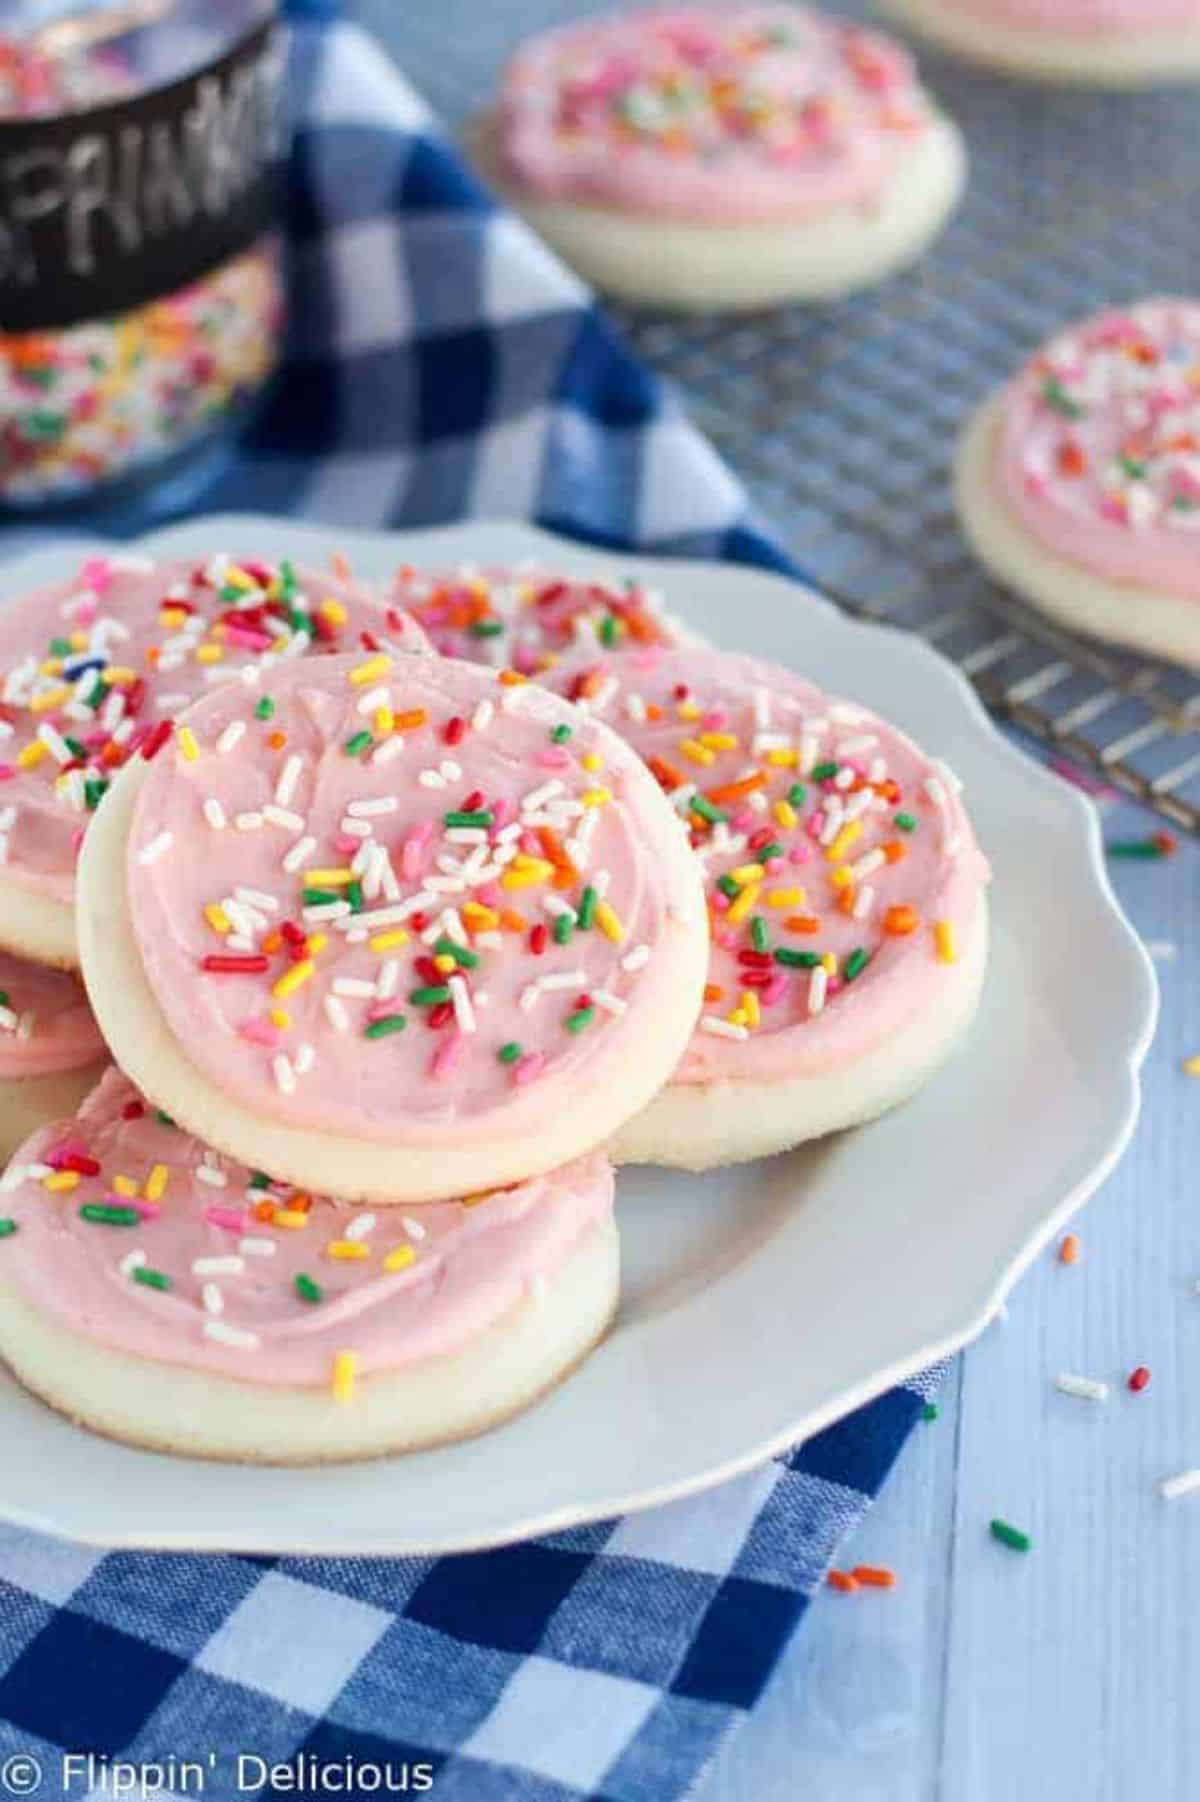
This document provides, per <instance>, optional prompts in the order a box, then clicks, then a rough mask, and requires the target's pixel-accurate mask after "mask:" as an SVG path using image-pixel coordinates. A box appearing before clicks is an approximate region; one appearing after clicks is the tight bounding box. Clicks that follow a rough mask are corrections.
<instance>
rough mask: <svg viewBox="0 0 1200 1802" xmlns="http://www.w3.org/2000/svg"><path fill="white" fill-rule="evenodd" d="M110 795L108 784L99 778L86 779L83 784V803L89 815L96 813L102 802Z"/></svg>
mask: <svg viewBox="0 0 1200 1802" xmlns="http://www.w3.org/2000/svg"><path fill="white" fill-rule="evenodd" d="M107 793H108V783H107V782H105V781H104V780H103V779H102V778H101V777H99V776H92V777H90V778H85V780H84V784H83V802H84V806H85V807H86V808H87V810H88V812H89V813H95V811H96V809H97V807H99V805H100V803H101V801H103V799H104V797H105V795H106V794H107Z"/></svg>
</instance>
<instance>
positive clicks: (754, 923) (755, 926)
mask: <svg viewBox="0 0 1200 1802" xmlns="http://www.w3.org/2000/svg"><path fill="white" fill-rule="evenodd" d="M750 943H751V944H752V945H753V946H754V949H755V950H756V951H769V950H770V948H771V941H770V938H769V937H768V935H767V922H766V921H765V920H764V919H763V917H762V915H761V914H755V916H754V918H753V919H752V920H751V922H750Z"/></svg>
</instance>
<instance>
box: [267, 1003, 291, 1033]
mask: <svg viewBox="0 0 1200 1802" xmlns="http://www.w3.org/2000/svg"><path fill="white" fill-rule="evenodd" d="M291 1023H292V1016H291V1015H290V1014H289V1013H288V1011H287V1008H286V1007H273V1008H272V1009H271V1025H272V1026H278V1028H279V1030H280V1032H286V1031H287V1029H288V1027H289V1026H290V1025H291Z"/></svg>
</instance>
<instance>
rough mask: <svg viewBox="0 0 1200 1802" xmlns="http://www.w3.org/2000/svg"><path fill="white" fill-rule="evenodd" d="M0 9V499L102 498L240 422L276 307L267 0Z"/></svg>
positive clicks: (258, 378)
mask: <svg viewBox="0 0 1200 1802" xmlns="http://www.w3.org/2000/svg"><path fill="white" fill-rule="evenodd" d="M29 11H30V8H29V7H28V6H27V5H25V4H22V5H21V7H20V8H19V13H20V17H21V20H22V25H21V27H20V31H19V34H18V31H16V30H13V29H11V28H10V27H8V26H6V25H5V8H4V6H3V4H0V506H4V507H8V508H14V507H19V508H33V507H43V506H47V505H53V504H56V503H62V502H67V501H76V502H77V501H79V500H80V499H81V498H83V497H87V496H89V495H91V494H104V495H107V494H109V493H111V492H114V491H118V490H119V488H120V486H121V485H122V483H124V482H126V481H131V480H135V479H136V480H142V479H145V480H149V479H151V478H153V477H156V476H159V475H162V474H163V473H165V472H166V471H167V470H171V471H176V470H178V469H179V468H180V467H181V466H186V465H187V464H188V463H189V462H190V459H191V458H192V457H193V456H194V455H196V454H198V453H200V452H202V451H207V452H209V453H211V451H212V449H213V447H214V444H215V442H216V441H218V440H219V439H220V438H222V437H224V436H228V435H229V434H230V433H232V431H234V430H235V429H236V427H237V426H238V425H239V424H240V422H241V421H242V419H243V418H244V417H245V415H246V413H247V412H248V410H249V409H250V408H251V406H252V405H253V402H254V400H255V399H256V397H257V396H258V395H259V393H260V392H261V390H262V388H263V386H264V384H265V383H266V381H267V380H268V378H269V377H270V375H271V374H272V372H273V370H274V368H275V366H276V363H277V360H278V354H279V345H280V338H281V330H282V322H283V300H282V288H281V277H280V259H279V245H278V240H277V236H276V228H275V222H276V188H277V177H278V169H279V164H280V159H281V155H282V89H283V69H284V46H283V38H282V27H281V26H280V25H279V24H278V22H277V20H276V17H275V6H274V0H113V3H112V4H105V5H100V6H93V7H92V8H90V9H88V10H85V11H80V10H73V11H71V12H70V13H67V14H61V13H60V14H58V15H55V14H51V16H50V17H49V19H47V20H43V22H42V23H41V24H40V25H38V26H29V25H28V14H29Z"/></svg>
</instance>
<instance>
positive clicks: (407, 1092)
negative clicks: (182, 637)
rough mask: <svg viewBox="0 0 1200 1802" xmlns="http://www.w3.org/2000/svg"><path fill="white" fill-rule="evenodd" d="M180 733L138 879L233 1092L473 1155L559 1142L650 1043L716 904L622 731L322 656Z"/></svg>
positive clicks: (151, 942)
mask: <svg viewBox="0 0 1200 1802" xmlns="http://www.w3.org/2000/svg"><path fill="white" fill-rule="evenodd" d="M264 706H265V707H267V708H269V709H270V718H269V719H264V718H262V710H263V708H264ZM183 724H186V726H187V728H188V731H189V734H190V744H187V741H183V740H181V739H179V738H177V739H176V741H175V742H174V743H173V744H170V745H168V746H165V747H164V748H163V750H162V751H161V752H160V754H159V755H158V757H157V758H156V760H155V761H154V762H153V764H152V765H151V768H150V772H149V776H148V779H147V780H146V782H145V784H144V786H143V787H142V790H141V793H140V795H139V797H138V801H137V805H136V809H135V813H134V819H133V825H132V830H131V834H130V840H129V851H128V895H129V903H130V909H131V914H132V920H133V927H134V931H135V934H136V937H137V941H138V945H139V949H140V952H141V955H142V959H143V963H144V967H145V971H146V976H147V978H148V980H149V983H150V986H151V988H152V990H153V992H154V996H155V998H156V1001H157V1003H158V1006H159V1008H160V1009H161V1010H162V1013H163V1014H164V1016H165V1018H166V1020H167V1022H168V1023H169V1025H170V1027H171V1029H172V1031H173V1033H174V1035H175V1037H176V1039H177V1040H178V1041H179V1043H180V1045H181V1046H182V1048H183V1049H184V1051H185V1054H186V1055H187V1057H188V1058H189V1059H190V1060H191V1062H192V1063H193V1064H194V1065H195V1066H197V1067H198V1068H199V1069H200V1070H202V1071H203V1072H204V1074H205V1075H206V1076H207V1077H208V1079H209V1080H210V1081H211V1082H212V1083H214V1084H215V1085H216V1086H217V1087H218V1088H219V1089H221V1090H222V1091H223V1092H224V1093H226V1094H229V1095H233V1096H235V1097H236V1098H237V1099H238V1101H239V1102H241V1103H243V1104H244V1105H246V1106H248V1107H250V1108H253V1109H255V1110H256V1111H257V1112H258V1113H260V1114H261V1115H265V1116H268V1117H271V1118H274V1119H279V1120H285V1121H292V1122H295V1123H297V1124H300V1125H303V1126H306V1127H309V1128H315V1129H323V1130H329V1131H345V1132H348V1133H351V1134H354V1135H355V1136H359V1137H373V1138H377V1139H380V1140H385V1141H388V1142H390V1143H395V1144H401V1145H402V1144H404V1143H406V1142H420V1143H421V1144H423V1145H430V1144H436V1145H441V1144H445V1145H448V1146H454V1145H460V1144H462V1143H464V1142H465V1141H466V1140H467V1139H468V1138H472V1137H473V1138H476V1139H483V1140H489V1139H492V1138H494V1137H495V1136H497V1135H501V1136H503V1135H507V1134H513V1135H515V1134H517V1133H519V1132H525V1133H529V1132H533V1131H536V1129H537V1125H538V1123H539V1122H540V1121H542V1120H544V1119H545V1117H546V1115H547V1112H548V1111H549V1110H552V1109H554V1108H560V1107H564V1108H566V1107H570V1106H571V1105H572V1102H573V1100H574V1099H575V1097H576V1096H577V1094H578V1092H579V1085H581V1084H583V1085H592V1086H602V1085H603V1084H604V1083H605V1082H606V1081H608V1080H609V1079H610V1078H611V1077H612V1076H613V1075H614V1073H615V1072H616V1071H617V1070H618V1069H619V1068H620V1067H621V1065H622V1063H623V1062H624V1060H625V1059H627V1058H628V1057H630V1056H631V1055H635V1048H636V1046H637V1044H638V1040H639V1037H640V1035H641V1033H642V1031H643V1029H644V1026H645V1023H646V1022H647V1021H648V1020H649V1019H650V1018H651V1017H652V1013H653V1010H656V1009H657V1008H658V1007H659V1005H660V1002H661V982H662V979H661V978H660V976H659V974H658V972H657V969H656V959H657V958H658V956H659V953H660V952H661V951H662V950H663V949H664V947H669V948H671V949H674V948H675V947H676V945H678V944H684V945H686V943H687V940H688V939H689V938H690V937H692V936H693V935H695V934H697V933H699V932H701V931H702V930H703V901H702V895H701V892H700V884H699V880H698V876H697V873H696V871H695V869H694V867H693V865H692V863H691V860H690V858H689V857H688V856H687V852H686V845H685V844H684V841H683V835H682V832H681V830H680V828H679V826H678V824H677V822H676V821H675V820H674V819H673V818H672V816H671V812H670V809H669V808H667V807H666V806H664V804H663V802H662V799H661V797H660V795H659V794H658V793H657V791H656V789H655V786H654V783H653V782H652V781H651V780H650V778H649V777H648V776H647V774H646V771H645V769H644V768H643V766H642V764H641V762H640V760H639V759H638V758H637V757H636V756H635V755H634V753H633V752H632V751H631V750H630V749H629V747H628V746H627V745H625V744H624V743H623V742H622V741H621V739H619V738H618V737H617V736H616V735H615V734H613V733H611V732H609V730H608V729H607V727H604V726H600V725H597V724H595V723H594V722H592V721H590V720H588V719H586V718H584V717H581V716H580V715H579V714H578V713H577V712H576V711H575V710H574V709H573V708H571V707H568V706H566V705H564V703H563V702H562V701H561V700H559V699H558V698H557V697H555V696H553V695H551V694H548V693H547V692H546V691H545V690H544V689H541V688H538V687H535V686H534V685H533V684H531V683H529V684H526V683H523V682H522V681H521V679H520V678H515V679H513V680H506V677H505V674H504V673H503V672H502V673H501V675H500V676H499V677H497V676H495V675H494V674H492V673H491V672H490V671H485V670H481V669H478V668H476V667H474V666H473V665H471V664H467V663H462V662H459V661H456V660H452V659H449V658H440V657H405V658H397V659H395V660H389V659H388V658H386V657H375V658H367V659H364V660H358V659H354V658H345V657H340V658H324V659H321V660H319V661H310V662H306V663H303V664H300V665H297V666H295V667H293V668H290V669H288V670H280V671H276V672H274V673H273V674H272V676H271V678H270V679H269V681H268V682H267V683H265V684H264V685H263V687H262V690H261V696H260V695H259V694H258V693H257V692H256V691H255V690H252V689H250V688H247V687H246V686H245V685H243V684H241V683H237V684H227V685H226V686H225V687H224V688H222V689H220V690H218V692H217V693H216V694H213V695H210V696H209V697H207V698H206V699H205V700H204V701H202V702H199V703H198V704H197V705H196V706H195V707H193V708H192V709H190V710H189V712H188V713H187V714H186V715H185V716H184V720H183V722H181V727H182V725H183ZM185 744H187V748H189V749H191V750H192V751H193V753H194V754H193V756H192V757H191V758H189V757H188V756H187V755H186V754H185V748H184V747H185ZM589 892H590V902H587V901H585V896H586V895H587V894H588V893H589ZM214 909H216V911H215V912H214V911H213V910H214ZM680 935H683V937H682V938H681V936H680ZM214 957H215V958H217V959H218V962H217V963H215V964H214V963H213V961H212V959H213V958H214ZM230 957H232V958H233V960H234V962H233V966H232V968H231V967H229V966H228V965H224V966H223V962H222V960H225V959H228V958H230ZM246 959H249V963H246V961H245V960H246ZM297 972H299V973H297ZM696 1001H697V1005H698V1002H699V997H698V996H697V997H696Z"/></svg>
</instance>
